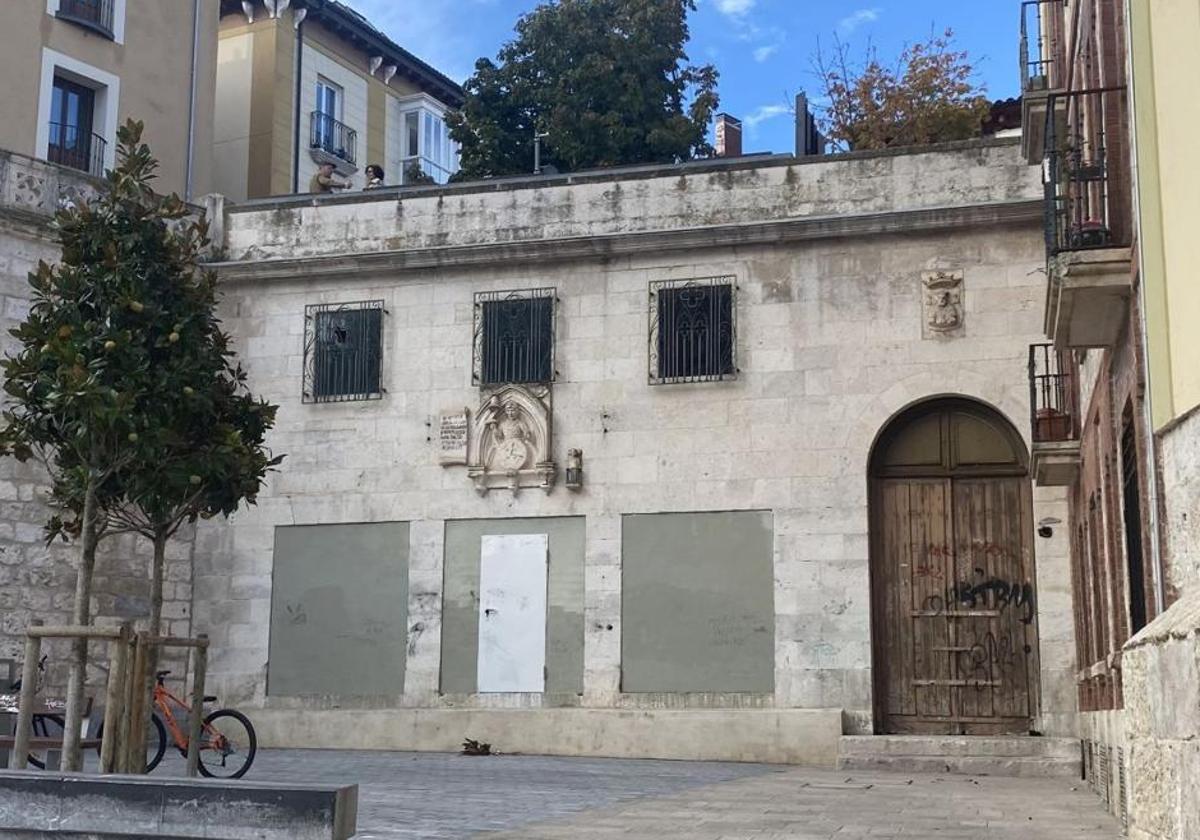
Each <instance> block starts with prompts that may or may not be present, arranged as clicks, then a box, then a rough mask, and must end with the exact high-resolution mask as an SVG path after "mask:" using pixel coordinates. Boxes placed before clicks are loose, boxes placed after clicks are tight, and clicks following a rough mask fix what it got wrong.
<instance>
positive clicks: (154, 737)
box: [96, 715, 167, 773]
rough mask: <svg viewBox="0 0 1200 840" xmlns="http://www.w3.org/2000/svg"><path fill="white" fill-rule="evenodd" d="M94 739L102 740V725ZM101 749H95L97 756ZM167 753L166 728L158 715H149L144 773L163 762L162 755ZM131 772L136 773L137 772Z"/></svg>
mask: <svg viewBox="0 0 1200 840" xmlns="http://www.w3.org/2000/svg"><path fill="white" fill-rule="evenodd" d="M96 737H97V738H99V739H101V740H103V739H104V724H103V723H102V724H100V728H99V729H97V730H96ZM100 750H101V747H97V748H96V753H97V754H99V753H100ZM166 751H167V728H166V727H165V726H163V722H162V720H160V719H159V717H158V715H150V727H149V728H148V729H147V730H146V772H147V773H149V772H151V771H153V770H154V768H155V767H157V766H158V763H159V762H160V761H162V760H163V755H164V754H165V753H166ZM133 772H135V773H137V772H138V771H137V770H134V771H133Z"/></svg>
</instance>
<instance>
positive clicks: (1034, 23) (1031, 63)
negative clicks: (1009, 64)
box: [1020, 0, 1064, 93]
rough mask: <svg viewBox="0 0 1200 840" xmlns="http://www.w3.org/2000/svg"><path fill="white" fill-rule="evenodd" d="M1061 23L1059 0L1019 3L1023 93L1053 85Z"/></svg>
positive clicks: (1060, 45) (1059, 63)
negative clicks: (1031, 48)
mask: <svg viewBox="0 0 1200 840" xmlns="http://www.w3.org/2000/svg"><path fill="white" fill-rule="evenodd" d="M1063 25H1064V24H1063V0H1025V2H1023V3H1021V47H1020V50H1021V91H1022V92H1023V93H1028V92H1030V91H1040V90H1049V89H1051V88H1053V87H1056V86H1057V82H1058V79H1057V74H1058V73H1059V72H1060V65H1061V64H1062V58H1061V56H1062V44H1063V37H1062V33H1063ZM1031 38H1032V44H1031V42H1030V40H1031ZM1031 46H1032V47H1033V51H1032V52H1031V51H1030V47H1031Z"/></svg>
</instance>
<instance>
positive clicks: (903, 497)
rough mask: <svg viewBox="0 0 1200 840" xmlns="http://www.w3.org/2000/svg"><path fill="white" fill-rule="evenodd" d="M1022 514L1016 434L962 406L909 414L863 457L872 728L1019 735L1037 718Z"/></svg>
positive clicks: (1032, 598) (1024, 474) (1026, 490)
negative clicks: (867, 473)
mask: <svg viewBox="0 0 1200 840" xmlns="http://www.w3.org/2000/svg"><path fill="white" fill-rule="evenodd" d="M1032 526H1033V523H1032V510H1031V500H1030V484H1029V477H1028V467H1027V458H1026V452H1025V446H1024V444H1023V443H1022V441H1021V439H1020V437H1019V435H1018V434H1017V432H1016V430H1015V429H1013V428H1012V426H1011V424H1009V423H1008V421H1007V420H1005V419H1004V418H1003V417H1002V416H1000V415H999V414H997V413H996V412H995V411H993V410H992V409H990V408H988V407H987V406H984V405H981V404H979V403H975V402H972V401H970V400H963V399H941V400H934V401H931V402H928V403H923V404H921V405H918V406H916V407H914V408H912V409H909V410H908V411H906V412H904V413H903V414H901V415H900V416H899V417H897V418H896V419H895V420H893V421H892V422H891V423H890V424H889V425H888V427H887V428H886V429H885V430H884V432H883V434H882V435H881V436H880V438H879V441H878V443H876V446H875V450H874V452H873V453H872V456H871V622H872V634H871V635H872V647H873V659H874V666H873V667H874V675H875V683H874V686H875V720H876V728H877V729H878V730H879V731H881V732H888V733H903V732H909V733H936V734H954V735H964V734H966V735H974V734H979V735H984V734H996V733H1026V732H1028V731H1029V728H1030V722H1031V718H1032V716H1033V715H1034V714H1035V713H1036V711H1037V697H1038V681H1037V680H1038V642H1037V602H1036V593H1035V589H1034V581H1035V575H1034V561H1033V545H1032Z"/></svg>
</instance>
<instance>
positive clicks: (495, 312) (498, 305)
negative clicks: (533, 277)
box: [471, 289, 556, 385]
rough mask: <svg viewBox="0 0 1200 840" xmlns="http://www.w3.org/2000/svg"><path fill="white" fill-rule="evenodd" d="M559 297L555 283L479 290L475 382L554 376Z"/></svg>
mask: <svg viewBox="0 0 1200 840" xmlns="http://www.w3.org/2000/svg"><path fill="white" fill-rule="evenodd" d="M555 300H556V298H555V295H554V289H523V290H520V291H515V292H478V293H476V295H475V348H474V358H473V364H472V376H471V380H472V382H474V384H476V385H507V384H545V383H549V382H552V381H554V303H555Z"/></svg>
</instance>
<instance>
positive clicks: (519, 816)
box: [156, 750, 1120, 840]
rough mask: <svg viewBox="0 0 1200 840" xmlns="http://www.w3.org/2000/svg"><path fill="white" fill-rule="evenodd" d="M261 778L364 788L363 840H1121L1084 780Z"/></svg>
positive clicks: (388, 770) (506, 768)
mask: <svg viewBox="0 0 1200 840" xmlns="http://www.w3.org/2000/svg"><path fill="white" fill-rule="evenodd" d="M164 770H165V771H167V772H168V773H171V774H174V773H178V772H179V771H180V770H182V762H181V761H179V760H178V759H171V760H168V761H167V762H164V765H163V767H161V768H159V770H158V771H157V773H156V775H158V774H161V773H163V772H164ZM249 777H250V778H251V779H258V780H264V781H265V780H283V781H316V782H339V783H357V784H358V785H359V818H358V827H359V834H358V837H359V838H360V839H361V840H410V839H411V840H415V838H437V840H442V838H447V840H448V838H466V837H472V838H478V837H486V838H495V840H526V839H528V840H550V838H555V840H558V838H562V840H602V839H605V840H606V839H607V838H620V840H664V838H680V840H683V838H687V840H783V838H789V840H810V838H813V840H815V838H822V840H860V838H861V840H889V838H902V839H903V840H917V838H938V840H972V839H973V838H985V839H986V840H1067V838H1087V840H1117V838H1119V837H1120V830H1119V828H1118V826H1117V823H1116V822H1115V821H1114V820H1113V819H1112V818H1110V817H1109V816H1108V815H1107V813H1105V811H1104V808H1103V806H1102V804H1101V803H1100V800H1099V799H1097V798H1096V797H1095V796H1094V795H1093V794H1092V793H1091V792H1090V791H1088V790H1087V788H1086V786H1085V785H1084V784H1082V783H1080V782H1078V781H1076V780H1072V779H1009V778H998V777H988V776H953V775H944V776H923V775H911V774H897V773H859V772H848V771H830V770H812V769H806V768H792V767H778V766H771V765H762V764H722V763H710V762H690V761H618V760H611V759H593V758H546V757H537V756H492V757H467V756H458V755H444V754H434V753H385V752H342V751H320V750H264V751H262V752H261V753H259V757H258V759H257V760H256V761H255V764H254V768H253V769H252V771H251V773H250V776H249Z"/></svg>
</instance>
